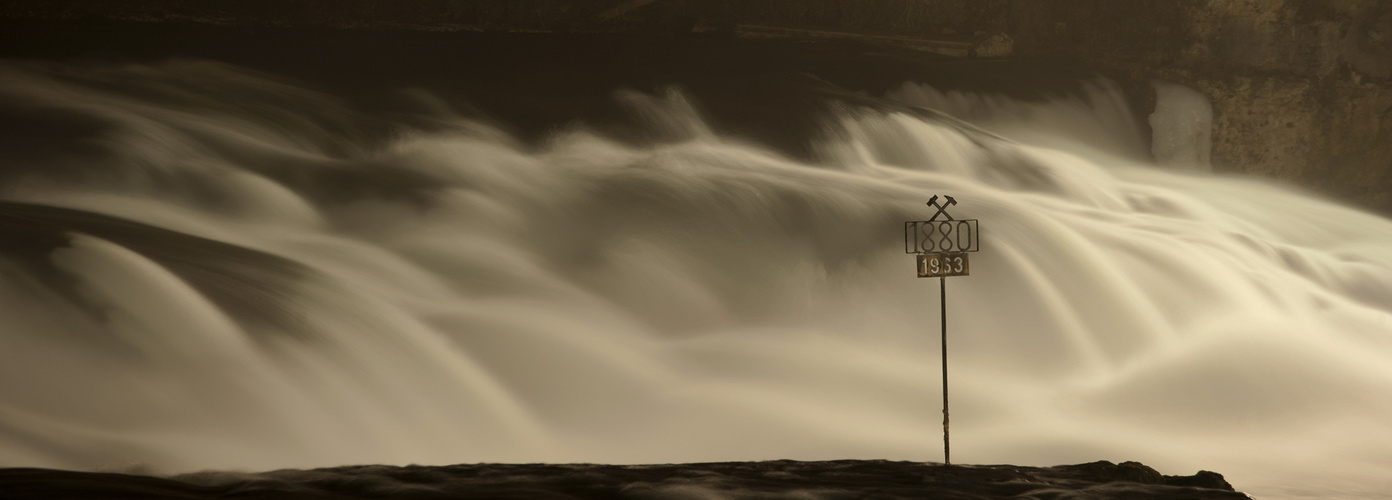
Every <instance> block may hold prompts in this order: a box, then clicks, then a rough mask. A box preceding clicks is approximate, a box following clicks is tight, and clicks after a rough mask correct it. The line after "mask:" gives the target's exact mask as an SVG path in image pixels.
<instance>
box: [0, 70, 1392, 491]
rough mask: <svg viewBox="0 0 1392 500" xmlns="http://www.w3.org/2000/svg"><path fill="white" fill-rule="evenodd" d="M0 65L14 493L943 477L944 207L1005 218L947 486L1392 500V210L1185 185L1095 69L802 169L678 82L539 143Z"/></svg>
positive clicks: (218, 91) (444, 120)
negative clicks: (504, 473)
mask: <svg viewBox="0 0 1392 500" xmlns="http://www.w3.org/2000/svg"><path fill="white" fill-rule="evenodd" d="M0 66H2V67H3V68H0V71H3V74H4V76H3V77H0V115H4V116H5V120H6V123H5V126H6V129H5V130H6V131H7V132H6V134H5V135H6V137H4V138H0V165H3V169H0V200H3V203H0V239H3V241H0V318H3V321H0V345H3V348H0V466H7V467H16V466H25V467H53V468H68V469H79V470H132V471H146V472H153V473H178V472H190V471H196V470H202V469H239V470H268V469H273V468H281V467H315V466H333V465H343V464H369V463H377V464H408V463H419V464H450V463H466V462H553V463H557V462H598V463H663V462H690V461H723V460H763V459H777V458H791V459H802V460H824V459H841V458H884V459H893V460H922V461H940V460H941V459H942V454H941V451H942V450H941V437H942V435H941V427H940V422H941V413H940V410H941V408H940V401H941V399H940V398H941V396H940V393H939V390H940V384H941V380H940V378H939V377H940V365H939V364H938V360H939V356H940V352H939V338H938V328H939V324H940V323H939V320H940V319H939V316H938V301H939V296H938V286H937V285H938V284H937V283H935V282H933V281H932V280H920V279H918V278H916V277H915V275H914V270H915V268H914V259H913V257H912V256H911V255H905V254H904V253H903V251H902V250H901V249H902V248H903V246H902V242H901V241H900V239H901V237H902V224H903V221H905V220H921V219H926V218H927V217H929V216H931V215H932V213H933V211H934V210H933V209H931V208H929V207H927V206H925V205H924V203H925V202H926V201H927V200H928V199H929V197H931V196H933V195H943V194H946V195H951V196H953V197H954V198H955V199H956V200H957V201H958V202H959V204H958V205H956V206H953V207H952V208H951V209H950V211H951V213H952V214H953V215H954V216H955V217H958V218H975V219H979V220H980V228H981V237H980V240H981V251H980V252H979V253H975V254H972V255H971V259H972V262H971V275H970V276H968V277H958V278H950V279H949V280H948V282H947V291H948V298H947V299H948V308H949V318H948V324H949V329H950V331H949V345H950V358H951V360H950V363H951V365H950V366H951V382H952V410H953V411H952V423H953V427H952V431H953V433H952V444H953V459H954V462H959V463H1015V464H1022V465H1054V464H1063V463H1079V462H1087V461H1093V460H1113V461H1124V460H1137V461H1141V462H1144V463H1146V464H1148V465H1151V466H1153V467H1155V468H1156V469H1158V470H1160V471H1161V472H1164V473H1167V474H1192V473H1193V472H1194V471H1196V470H1198V469H1208V470H1214V471H1218V472H1221V473H1223V474H1224V475H1225V476H1226V477H1227V478H1228V480H1229V481H1230V482H1232V483H1233V485H1234V486H1236V487H1237V488H1238V489H1239V490H1243V491H1247V492H1249V493H1251V494H1253V495H1254V496H1256V497H1258V498H1294V497H1305V496H1309V497H1321V498H1336V497H1340V496H1344V497H1368V496H1376V495H1380V494H1385V493H1383V492H1385V491H1387V490H1388V488H1389V487H1392V483H1389V482H1388V481H1389V480H1388V479H1387V477H1388V476H1387V475H1386V472H1385V471H1387V470H1389V468H1392V221H1389V220H1388V219H1386V218H1383V217H1380V216H1377V215H1372V214H1368V213H1365V212H1362V211H1359V210H1356V209H1353V208H1348V207H1345V206H1342V205H1339V204H1337V203H1333V202H1331V201H1329V200H1325V199H1322V198H1319V197H1317V196H1312V195H1309V194H1305V193H1302V192H1300V191H1299V190H1298V189H1294V188H1291V187H1288V186H1281V185H1277V184H1275V183H1272V182H1265V181H1258V180H1253V179H1244V178H1235V177H1225V176H1216V175H1213V174H1210V173H1206V172H1204V170H1205V168H1204V166H1203V165H1195V164H1193V163H1192V162H1191V163H1189V164H1183V165H1178V166H1176V165H1175V162H1176V161H1181V160H1182V159H1183V158H1207V152H1206V151H1202V152H1195V151H1188V152H1184V154H1179V153H1173V154H1168V156H1167V158H1169V159H1170V160H1168V161H1167V162H1166V166H1165V167H1160V166H1157V165H1155V164H1153V163H1152V162H1151V161H1150V160H1148V159H1147V158H1148V157H1149V156H1148V155H1146V154H1145V145H1144V144H1145V143H1146V141H1144V140H1142V136H1141V135H1140V134H1141V132H1138V131H1137V129H1136V127H1135V125H1134V124H1135V123H1136V121H1135V120H1132V119H1131V118H1130V116H1129V115H1128V114H1127V113H1128V112H1127V111H1126V109H1125V105H1124V102H1123V100H1122V99H1121V97H1120V94H1119V93H1118V91H1117V90H1116V89H1115V88H1113V87H1112V86H1111V85H1110V84H1107V83H1105V82H1101V83H1095V84H1088V89H1089V91H1088V92H1086V93H1085V94H1083V95H1074V96H1070V97H1059V98H1058V99H1055V100H1052V101H1043V102H1041V101H1034V102H1023V101H1013V100H1009V99H1005V98H999V97H993V96H989V95H978V94H972V93H962V92H939V91H937V90H934V89H932V88H931V87H926V86H921V85H917V84H914V83H906V84H905V85H904V86H903V87H901V88H899V89H897V90H895V91H892V92H890V94H889V95H886V96H881V97H887V98H890V99H893V100H897V101H899V102H903V103H907V104H909V105H911V106H918V107H930V108H933V109H936V110H938V111H940V112H942V113H946V114H948V115H951V116H954V117H956V118H955V119H953V118H947V117H943V116H938V115H935V114H933V113H927V112H925V113H919V112H916V111H913V110H912V109H911V108H903V109H900V110H897V111H896V110H894V108H880V109H878V110H877V109H870V108H865V107H856V106H850V105H845V106H841V107H840V108H837V109H839V111H837V112H836V113H834V114H832V115H830V118H828V119H826V120H825V123H823V130H824V133H823V134H821V135H817V136H813V137H808V138H807V141H809V143H811V144H813V149H814V150H815V153H816V155H815V156H816V158H815V159H814V160H811V161H808V160H802V159H792V158H791V157H789V156H787V155H784V154H781V153H778V152H776V151H773V150H771V149H768V148H764V147H762V146H759V145H757V143H755V142H753V141H749V140H745V139H742V138H741V137H737V136H728V135H724V134H721V133H717V132H715V131H713V130H714V129H713V128H712V127H710V126H709V125H708V124H707V122H706V121H704V119H703V116H702V115H701V114H700V113H699V112H698V111H696V110H698V109H700V106H699V102H700V96H693V95H688V94H687V93H684V92H682V91H681V90H680V89H672V90H670V91H659V92H653V93H649V92H636V91H620V92H617V93H616V94H615V96H614V98H615V99H616V102H620V103H622V104H623V105H624V106H626V109H628V110H629V111H630V113H631V120H632V123H634V124H635V125H636V126H637V127H638V128H640V129H642V130H645V131H648V132H650V133H651V134H650V135H649V136H648V137H649V138H650V140H646V141H633V140H617V139H616V138H613V137H610V136H608V135H606V134H602V133H599V132H595V131H593V130H591V129H589V128H588V127H586V126H585V125H584V124H576V125H574V126H571V127H566V128H560V129H556V130H554V131H553V132H552V133H550V134H548V136H547V137H546V138H545V139H544V140H542V141H540V142H530V141H523V140H521V139H518V138H516V137H514V136H513V135H511V134H510V133H509V132H508V131H507V130H506V128H505V127H500V126H497V125H495V124H489V123H488V122H485V121H481V120H479V119H476V118H473V117H466V116H468V115H467V113H465V112H463V111H461V110H459V109H457V108H455V107H453V106H451V105H450V104H447V102H448V100H447V99H443V98H440V96H436V95H432V94H429V93H426V92H420V91H412V92H407V93H405V94H403V95H405V96H406V97H407V98H409V100H410V101H411V106H410V107H409V111H402V112H401V115H402V116H393V117H390V118H384V117H382V116H381V115H374V114H370V113H367V112H365V111H363V110H360V109H357V108H355V107H354V106H353V104H351V102H350V101H349V100H346V99H343V98H341V97H340V96H335V95H332V94H330V93H325V92H322V91H318V90H313V89H312V88H310V86H308V85H305V84H300V83H296V82H294V81H291V80H287V79H282V78H279V77H276V76H274V75H268V74H263V73H258V72H255V71H251V70H246V69H242V68H238V67H235V66H230V65H225V64H221V63H214V62H207V61H199V60H174V61H169V62H165V63H159V64H105V65H96V64H87V65H80V64H50V63H31V62H13V61H11V62H3V63H0ZM1209 112H1210V113H1211V110H1210V111H1209ZM1152 123H1157V122H1156V121H1154V120H1152ZM1172 135H1173V134H1172ZM1178 136H1183V134H1179V135H1178ZM652 138H656V139H652ZM1205 140H1206V139H1205ZM1166 147H1171V146H1166ZM1167 151H1171V152H1173V151H1177V150H1175V149H1173V147H1171V149H1169V150H1167ZM1178 151H1181V152H1183V151H1182V148H1181V149H1180V150H1178ZM1174 158H1179V159H1181V160H1174Z"/></svg>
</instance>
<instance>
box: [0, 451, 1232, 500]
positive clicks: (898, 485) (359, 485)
mask: <svg viewBox="0 0 1392 500" xmlns="http://www.w3.org/2000/svg"><path fill="white" fill-rule="evenodd" d="M0 496H3V497H4V498H11V499H16V500H20V499H40V498H145V499H166V498H167V499H175V498H177V499H185V500H192V499H201V498H229V497H232V498H246V499H257V498H277V499H293V498H398V497H400V498H413V499H429V498H517V499H535V498H551V499H557V500H564V499H588V498H635V499H642V498H678V499H681V498H729V499H744V498H749V499H754V498H817V499H825V500H834V499H835V500H839V499H848V500H849V499H858V498H876V499H885V500H893V499H914V498H957V499H995V498H1001V499H1004V498H1014V499H1022V498H1075V499H1090V498H1098V499H1101V498H1131V499H1156V500H1159V499H1169V498H1187V499H1196V500H1203V499H1244V500H1245V499H1247V498H1249V497H1248V496H1247V495H1245V494H1242V493H1238V492H1235V491H1233V488H1232V486H1231V485H1229V484H1228V483H1227V482H1226V481H1224V480H1223V476H1221V475H1219V474H1217V473H1213V472H1208V471H1200V472H1199V473H1198V474H1195V475H1192V476H1165V475H1161V474H1160V473H1159V472H1156V471H1155V470H1154V469H1151V468H1150V467H1146V466H1145V465H1142V464H1140V463H1136V462H1123V463H1121V464H1120V465H1118V464H1113V463H1111V462H1093V463H1089V464H1081V465H1064V466H1057V467H1018V466H1013V465H990V466H943V465H940V464H925V463H920V462H889V461H883V460H873V461H860V460H838V461H830V462H795V461H789V460H779V461H770V462H726V463H706V464H679V465H588V464H571V465H538V464H531V465H504V464H483V465H452V466H443V467H423V466H408V467H392V466H385V465H367V466H355V467H335V468H330V469H314V470H280V471H274V472H265V473H259V474H246V473H224V472H203V473H197V474H188V475H183V476H176V477H172V478H154V477H148V476H133V475H124V474H106V473H85V472H69V471H57V470H44V469H0Z"/></svg>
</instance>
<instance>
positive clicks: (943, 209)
mask: <svg viewBox="0 0 1392 500" xmlns="http://www.w3.org/2000/svg"><path fill="white" fill-rule="evenodd" d="M943 198H947V203H943V204H941V205H939V204H938V195H936V194H935V195H933V197H932V198H928V206H930V207H933V208H936V209H938V213H935V214H933V216H932V217H929V218H928V222H933V221H935V220H938V216H939V215H941V216H943V217H947V220H953V219H952V216H951V215H948V214H947V207H950V206H952V205H956V204H957V200H954V199H952V197H951V196H948V195H943Z"/></svg>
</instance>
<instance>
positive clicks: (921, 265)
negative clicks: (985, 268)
mask: <svg viewBox="0 0 1392 500" xmlns="http://www.w3.org/2000/svg"><path fill="white" fill-rule="evenodd" d="M968 274H971V264H970V262H969V261H968V260H967V253H966V252H956V253H928V254H918V277H920V278H941V277H944V276H966V275H968Z"/></svg>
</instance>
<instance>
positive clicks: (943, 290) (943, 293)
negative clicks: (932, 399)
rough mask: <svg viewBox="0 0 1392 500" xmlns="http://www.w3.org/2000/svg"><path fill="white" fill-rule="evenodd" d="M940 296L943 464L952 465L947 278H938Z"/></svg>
mask: <svg viewBox="0 0 1392 500" xmlns="http://www.w3.org/2000/svg"><path fill="white" fill-rule="evenodd" d="M938 292H939V293H938V296H939V297H940V298H941V299H942V372H943V464H945V465H952V451H951V450H952V447H951V445H950V444H949V443H950V440H949V439H948V433H947V278H946V277H939V278H938Z"/></svg>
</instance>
